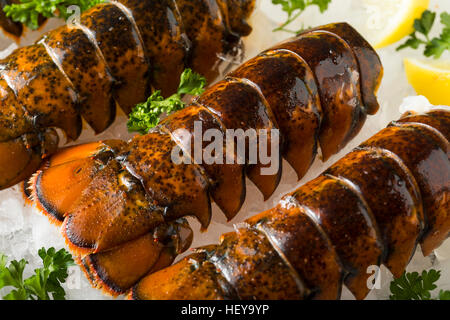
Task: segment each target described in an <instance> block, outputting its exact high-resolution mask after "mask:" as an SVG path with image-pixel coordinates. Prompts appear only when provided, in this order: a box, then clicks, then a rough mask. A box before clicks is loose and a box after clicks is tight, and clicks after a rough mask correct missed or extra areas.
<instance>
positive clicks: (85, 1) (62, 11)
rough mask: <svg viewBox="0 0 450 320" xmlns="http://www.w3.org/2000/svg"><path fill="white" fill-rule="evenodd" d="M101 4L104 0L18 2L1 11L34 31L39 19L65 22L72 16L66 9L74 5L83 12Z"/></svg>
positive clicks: (34, 0)
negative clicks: (57, 19) (58, 19)
mask: <svg viewBox="0 0 450 320" xmlns="http://www.w3.org/2000/svg"><path fill="white" fill-rule="evenodd" d="M102 2H104V0H20V3H14V4H10V5H7V6H5V7H4V8H3V11H5V13H6V16H7V17H9V18H11V19H12V20H13V21H16V22H20V23H22V24H24V25H26V26H27V27H28V28H30V29H32V30H35V29H37V28H39V17H45V18H52V17H59V18H62V19H64V20H67V19H68V18H69V17H70V16H71V15H72V13H69V12H68V11H67V9H68V7H70V6H73V5H75V6H78V7H79V8H80V11H81V12H83V11H86V10H87V9H89V8H91V7H93V6H95V5H97V4H99V3H102Z"/></svg>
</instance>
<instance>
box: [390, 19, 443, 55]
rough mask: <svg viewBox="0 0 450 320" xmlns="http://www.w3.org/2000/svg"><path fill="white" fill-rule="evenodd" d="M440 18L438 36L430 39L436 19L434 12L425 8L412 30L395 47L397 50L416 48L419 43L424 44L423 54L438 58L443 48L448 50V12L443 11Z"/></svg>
mask: <svg viewBox="0 0 450 320" xmlns="http://www.w3.org/2000/svg"><path fill="white" fill-rule="evenodd" d="M440 18H441V23H442V25H443V26H444V28H443V30H442V32H441V34H440V36H439V37H435V38H433V39H431V38H430V36H429V34H430V31H431V29H432V28H433V25H434V22H435V20H436V13H435V12H432V11H429V10H426V11H425V12H424V13H423V14H422V17H421V18H420V19H416V20H415V21H414V32H413V33H411V34H410V35H409V38H408V39H407V40H406V42H405V43H404V44H402V45H401V46H399V47H398V48H397V51H399V50H402V49H405V48H408V47H409V48H413V49H418V48H419V47H420V46H421V45H425V50H424V55H425V56H426V57H434V58H435V59H439V58H440V57H441V55H442V53H444V51H445V50H450V14H448V13H447V12H443V13H441V15H440ZM418 35H421V36H420V37H418Z"/></svg>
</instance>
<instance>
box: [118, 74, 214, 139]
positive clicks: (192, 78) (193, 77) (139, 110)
mask: <svg viewBox="0 0 450 320" xmlns="http://www.w3.org/2000/svg"><path fill="white" fill-rule="evenodd" d="M205 85H206V79H205V78H204V77H202V76H201V75H199V74H197V73H195V72H193V71H192V70H191V69H186V70H184V72H183V74H182V75H181V79H180V85H179V87H178V91H177V93H175V94H173V95H172V96H170V97H169V98H167V99H164V97H163V96H162V95H161V91H160V90H157V91H155V92H153V94H152V95H151V96H150V97H149V98H148V100H147V101H146V102H143V103H139V104H137V105H136V106H135V107H134V108H133V110H132V112H131V114H130V118H129V120H128V123H127V126H128V131H130V132H139V133H141V134H146V133H147V132H148V131H149V130H150V129H151V128H153V127H155V126H156V125H157V124H158V123H159V120H160V116H161V114H163V113H166V114H169V113H172V112H174V111H178V110H181V109H183V108H184V107H185V103H184V102H183V101H182V98H183V96H184V95H186V94H189V95H193V96H197V95H200V94H202V93H203V91H204V89H203V88H204V87H205Z"/></svg>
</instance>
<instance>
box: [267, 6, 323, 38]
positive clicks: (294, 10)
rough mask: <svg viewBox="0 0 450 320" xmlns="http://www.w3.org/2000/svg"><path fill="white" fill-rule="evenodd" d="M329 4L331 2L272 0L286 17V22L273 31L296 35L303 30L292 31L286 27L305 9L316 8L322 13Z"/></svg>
mask: <svg viewBox="0 0 450 320" xmlns="http://www.w3.org/2000/svg"><path fill="white" fill-rule="evenodd" d="M330 2H331V0H272V4H275V5H277V4H278V5H281V7H282V9H283V11H284V12H286V13H287V15H288V17H287V20H286V22H284V23H283V24H282V25H281V26H279V27H278V28H275V29H274V30H273V31H285V32H289V33H296V34H297V33H299V32H301V31H303V29H304V28H302V29H301V30H297V31H294V30H290V29H287V28H286V27H287V26H288V25H290V24H291V23H292V22H293V21H295V20H296V19H297V18H298V17H299V16H300V15H301V14H302V13H303V11H305V9H306V8H307V7H310V6H314V5H315V6H318V7H319V10H320V12H321V13H324V12H325V11H326V10H327V9H328V5H329V4H330Z"/></svg>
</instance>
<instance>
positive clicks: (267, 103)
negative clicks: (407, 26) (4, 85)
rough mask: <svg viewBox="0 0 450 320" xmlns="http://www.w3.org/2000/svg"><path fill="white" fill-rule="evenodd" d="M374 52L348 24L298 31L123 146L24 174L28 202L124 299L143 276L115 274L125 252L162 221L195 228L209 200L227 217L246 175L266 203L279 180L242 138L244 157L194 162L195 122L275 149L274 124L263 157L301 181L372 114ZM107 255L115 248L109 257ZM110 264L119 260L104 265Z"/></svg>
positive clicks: (77, 153) (83, 151)
mask: <svg viewBox="0 0 450 320" xmlns="http://www.w3.org/2000/svg"><path fill="white" fill-rule="evenodd" d="M362 47H364V49H362ZM354 48H359V49H358V50H356V49H354ZM357 52H358V53H357ZM375 57H376V54H375V53H374V51H373V50H372V49H371V47H369V45H368V44H367V43H365V42H364V40H363V39H362V38H361V36H360V35H359V34H358V33H356V31H355V30H353V28H352V27H350V26H349V25H347V24H338V25H329V26H324V27H321V28H318V29H315V30H312V31H308V32H305V33H303V34H301V35H299V36H297V37H295V38H293V39H291V40H289V41H287V42H284V43H282V44H280V45H278V46H276V47H274V48H272V49H270V50H268V51H265V52H263V53H262V54H260V55H259V56H257V57H256V58H254V59H252V60H250V61H248V62H247V63H245V64H244V65H242V66H241V67H240V68H238V69H237V70H236V71H234V72H232V73H231V74H229V75H228V77H227V78H226V79H225V80H223V81H221V82H219V83H217V84H216V85H214V86H212V87H210V88H208V89H207V90H206V91H205V92H204V93H203V94H202V95H201V96H200V97H198V98H197V99H196V100H195V101H194V102H193V103H192V105H190V106H189V107H187V108H185V109H183V110H181V111H179V112H176V113H174V114H172V115H171V116H169V117H168V118H166V119H165V120H164V121H163V122H162V123H161V124H160V125H159V126H158V127H156V128H155V129H154V130H152V131H151V132H149V133H148V134H146V135H143V136H138V137H135V138H134V139H133V140H132V141H131V142H129V143H128V144H126V143H123V142H120V141H105V142H100V143H94V144H89V145H85V146H78V147H75V148H69V149H66V150H63V151H61V152H60V153H59V154H57V155H56V156H54V157H53V158H51V159H50V161H49V164H48V168H47V169H45V170H42V171H40V172H39V173H38V174H37V175H35V177H34V181H33V183H32V185H33V192H32V193H33V197H34V199H35V200H36V201H37V202H38V205H39V206H40V207H41V208H42V209H44V211H45V212H46V213H47V214H48V215H49V216H50V217H51V218H52V219H53V220H54V221H59V222H63V230H64V235H65V237H66V239H67V241H68V243H69V246H70V247H71V248H72V249H73V250H74V252H76V253H77V254H79V255H82V256H84V257H86V258H87V259H90V260H92V259H91V258H89V257H90V256H92V255H105V256H106V257H108V258H105V259H111V260H105V259H102V260H100V259H95V261H96V262H97V263H95V264H94V263H90V264H88V266H89V270H91V269H92V270H94V269H95V270H96V271H95V272H94V271H92V272H90V271H89V273H90V274H95V273H96V274H99V275H102V277H100V278H101V279H103V284H106V286H107V287H108V288H114V290H115V292H116V293H121V292H124V291H125V290H126V289H128V288H129V287H130V286H131V285H132V284H133V281H136V280H137V279H139V278H140V277H142V276H143V275H145V274H146V273H147V272H148V271H149V270H154V269H152V268H153V267H152V264H151V263H149V262H148V261H147V260H145V259H144V258H142V259H143V260H144V261H142V263H141V264H140V265H144V266H145V267H142V268H141V269H139V270H137V269H135V270H132V269H131V267H130V270H127V271H126V272H125V271H121V272H118V271H117V270H114V268H115V266H117V268H119V266H120V268H121V267H123V266H124V265H128V263H127V261H128V259H127V255H129V256H132V257H134V258H133V259H137V258H136V256H137V255H136V254H135V252H134V251H133V250H124V249H123V247H124V246H128V245H131V244H130V243H133V241H138V242H139V241H144V242H145V240H143V239H148V237H149V236H148V234H149V233H151V234H154V230H155V229H161V228H163V229H167V223H169V222H172V221H179V219H180V218H183V217H185V216H195V217H197V218H198V220H199V221H200V223H201V225H202V227H203V228H206V227H207V226H208V225H209V222H210V219H211V200H213V201H215V202H216V203H217V205H218V206H219V207H220V208H221V209H222V211H223V212H224V213H225V215H226V216H227V218H228V219H232V218H233V217H234V216H235V215H236V213H237V212H238V211H239V210H240V208H241V206H242V203H243V201H244V199H245V190H246V187H245V174H246V175H247V176H248V177H249V178H250V179H251V180H252V181H253V182H254V183H255V184H256V186H257V187H258V188H259V189H260V190H261V192H262V193H263V194H264V196H265V198H268V197H269V196H270V195H271V194H272V193H273V191H274V190H275V188H276V187H277V185H278V183H279V179H280V176H281V166H278V168H276V170H274V172H272V173H271V174H270V175H264V172H263V171H264V170H262V169H267V168H266V167H267V164H266V163H263V162H262V161H261V159H260V158H258V161H256V162H250V161H249V157H248V155H249V152H248V149H249V147H250V146H249V143H247V145H246V148H247V150H246V152H245V155H246V158H245V159H242V155H240V154H238V152H237V150H236V149H234V148H231V150H230V148H227V146H226V142H225V141H224V144H223V150H224V152H223V155H224V158H226V159H224V158H218V159H215V160H219V161H212V162H211V161H210V162H208V161H207V159H205V161H203V162H199V161H197V160H196V157H195V156H194V154H195V150H194V152H192V149H190V148H192V146H195V144H196V143H197V142H196V141H198V140H197V139H194V138H195V137H196V130H197V129H199V128H198V124H200V127H201V128H200V129H201V130H202V132H206V130H208V129H215V130H216V132H219V134H220V135H222V136H223V137H225V136H226V135H227V133H226V132H228V129H234V130H241V132H244V131H245V130H247V129H256V130H257V131H256V130H255V131H254V132H257V134H258V135H263V133H262V132H265V133H266V136H267V138H268V139H258V140H257V141H258V143H261V141H264V142H268V145H271V146H272V145H274V146H278V145H277V144H278V139H277V134H276V132H277V131H276V130H273V131H270V129H280V130H279V131H280V132H281V133H280V136H281V137H280V138H281V141H282V145H281V146H280V149H281V152H279V154H275V155H274V158H275V159H278V162H279V163H281V161H280V159H279V158H280V157H281V156H283V157H284V158H286V159H287V160H288V161H289V163H290V164H291V165H292V166H293V167H294V169H295V170H296V171H297V173H298V176H299V178H300V177H302V176H303V175H304V174H305V172H306V171H307V169H308V168H309V166H310V165H311V163H312V161H313V160H314V158H315V155H316V153H317V148H318V144H319V143H320V147H321V149H322V154H323V157H324V158H328V157H329V156H331V155H332V154H333V153H335V152H337V151H338V150H340V149H341V148H342V147H343V146H344V145H345V144H346V143H347V141H348V140H349V139H350V138H351V137H352V136H354V135H355V134H356V133H357V132H358V130H359V128H360V127H361V126H362V124H363V122H364V120H365V115H366V109H370V110H372V111H374V110H376V109H377V108H378V105H377V104H376V98H375V92H374V89H376V88H377V86H378V84H379V82H380V77H381V70H382V68H381V65H380V63H379V60H377V61H376V62H374V59H375ZM366 59H369V60H370V61H372V62H374V66H373V68H372V69H371V71H361V70H362V69H361V68H360V66H362V65H365V64H366V63H367V61H366ZM373 70H378V72H374V71H373ZM360 75H361V76H360ZM361 90H363V92H365V95H361ZM366 99H367V100H366ZM196 127H197V128H196ZM181 129H183V130H181ZM260 129H268V130H267V131H264V130H260ZM180 132H183V133H184V134H181V133H180ZM330 133H331V134H330ZM200 138H201V137H200ZM205 140H207V139H203V140H202V141H205ZM246 141H247V140H246ZM299 141H300V143H299ZM247 142H248V141H247ZM220 146H221V145H220ZM177 147H178V148H180V149H181V150H183V151H187V152H186V154H188V155H190V157H191V158H194V159H191V160H193V161H190V162H189V161H188V162H181V163H175V162H174V161H173V159H172V153H173V150H176V148H177ZM201 147H202V148H201V151H202V152H206V149H208V147H209V146H208V144H207V143H204V145H203V146H201ZM194 149H195V148H194ZM219 149H220V148H219ZM259 149H260V145H259V146H258V150H259ZM269 150H276V148H272V147H270V148H269ZM218 154H220V152H217V153H216V155H218ZM188 157H189V156H188ZM229 158H231V159H232V160H233V161H228V159H229ZM239 159H241V160H242V161H238V160H239ZM213 160H214V159H213ZM180 223H181V226H183V227H177V228H169V229H174V230H178V231H177V233H176V234H177V235H178V236H177V237H178V238H181V240H183V239H189V232H187V231H186V230H187V227H186V226H184V224H183V222H180ZM178 225H180V224H178ZM163 226H166V227H163ZM255 236H257V237H260V235H255ZM177 237H175V238H177ZM163 238H164V237H163ZM172 238H173V237H172ZM177 241H178V240H177ZM181 242H183V241H181ZM145 243H148V242H145ZM153 245H154V244H153ZM178 247H179V248H183V247H184V246H178ZM121 248H122V249H121ZM148 250H151V249H150V248H149V249H148ZM118 251H120V252H121V253H120V254H117V256H115V257H114V258H113V257H111V255H114V254H115V252H118ZM149 254H150V253H149ZM152 256H153V255H152ZM86 258H85V259H86ZM130 259H131V258H130ZM274 259H275V258H274ZM112 260H114V261H116V262H117V261H119V260H121V261H122V263H115V264H112V263H111V261H112ZM169 260H171V259H167V260H166V261H167V262H168V261H169ZM108 261H109V262H108ZM133 261H134V260H133ZM151 261H153V260H151ZM273 263H274V264H277V260H273ZM166 265H167V264H166ZM85 266H87V265H85ZM280 268H281V267H280ZM283 268H284V267H283ZM144 269H146V270H144ZM284 269H286V268H284ZM99 270H101V271H99ZM280 270H281V269H280ZM127 272H129V273H127ZM113 275H120V276H122V277H123V278H126V279H127V280H128V282H126V281H124V280H123V279H119V277H118V276H117V277H116V278H108V277H110V276H111V277H112V276H113ZM105 279H107V280H105ZM280 281H281V280H280ZM118 283H120V284H118ZM276 283H279V284H281V282H278V281H276Z"/></svg>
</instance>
